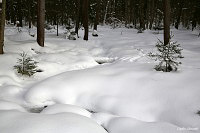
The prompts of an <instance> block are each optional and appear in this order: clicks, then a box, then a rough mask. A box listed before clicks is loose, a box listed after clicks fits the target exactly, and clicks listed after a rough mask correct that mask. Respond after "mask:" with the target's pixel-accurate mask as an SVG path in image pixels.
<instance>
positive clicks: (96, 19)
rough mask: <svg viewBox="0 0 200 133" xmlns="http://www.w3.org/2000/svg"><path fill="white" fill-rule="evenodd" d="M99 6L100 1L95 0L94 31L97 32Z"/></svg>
mask: <svg viewBox="0 0 200 133" xmlns="http://www.w3.org/2000/svg"><path fill="white" fill-rule="evenodd" d="M99 6H100V0H96V18H95V22H94V30H97V25H98V24H99Z"/></svg>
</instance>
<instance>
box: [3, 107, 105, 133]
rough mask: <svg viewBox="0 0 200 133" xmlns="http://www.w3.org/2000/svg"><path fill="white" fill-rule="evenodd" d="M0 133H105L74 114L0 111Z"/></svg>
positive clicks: (89, 121) (96, 125) (95, 125)
mask: <svg viewBox="0 0 200 133" xmlns="http://www.w3.org/2000/svg"><path fill="white" fill-rule="evenodd" d="M0 118H1V119H0V123H1V124H0V132H1V133H13V132H15V133H94V132H95V133H107V132H106V131H105V130H104V129H103V128H102V127H101V126H99V125H98V124H97V123H96V122H94V121H93V120H90V119H89V118H87V117H84V116H81V115H77V114H74V113H60V114H53V115H46V114H30V113H21V112H16V111H0Z"/></svg>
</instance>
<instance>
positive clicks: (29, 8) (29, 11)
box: [28, 2, 31, 29]
mask: <svg viewBox="0 0 200 133" xmlns="http://www.w3.org/2000/svg"><path fill="white" fill-rule="evenodd" d="M28 25H29V29H31V2H30V3H28Z"/></svg>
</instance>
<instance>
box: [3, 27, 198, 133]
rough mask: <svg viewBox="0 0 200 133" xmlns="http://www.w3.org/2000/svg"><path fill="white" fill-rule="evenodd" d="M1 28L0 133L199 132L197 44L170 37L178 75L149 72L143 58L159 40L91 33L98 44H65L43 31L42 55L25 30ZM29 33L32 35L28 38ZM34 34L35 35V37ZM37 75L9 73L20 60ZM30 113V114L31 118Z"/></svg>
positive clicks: (189, 36)
mask: <svg viewBox="0 0 200 133" xmlns="http://www.w3.org/2000/svg"><path fill="white" fill-rule="evenodd" d="M21 30H22V31H21V32H20V33H18V31H17V29H16V28H13V27H6V31H5V33H6V37H5V40H6V41H5V54H4V55H1V56H0V62H1V65H0V133H13V131H14V132H15V133H36V132H37V133H40V132H42V133H67V132H70V133H79V132H81V133H84V132H87V133H90V132H97V133H98V132H99V133H104V132H106V131H105V130H104V129H103V128H102V127H104V128H105V129H106V130H107V131H108V132H109V133H130V132H137V133H145V132H149V133H168V132H170V133H179V132H183V133H190V132H200V131H199V130H200V116H199V115H198V114H197V112H198V111H199V110H200V95H199V94H200V88H199V86H200V83H199V80H200V63H199V62H200V53H199V51H200V45H199V41H200V38H198V37H197V34H196V33H195V32H191V31H188V30H175V29H172V31H173V34H174V35H175V37H174V40H176V41H178V42H179V43H180V44H181V46H182V47H183V49H184V50H183V56H184V57H185V58H184V59H182V60H181V61H182V63H183V64H182V65H181V66H180V67H179V70H178V72H172V73H163V72H156V71H155V70H154V69H153V68H154V66H155V65H156V64H157V62H154V61H153V60H151V59H150V58H149V57H148V56H147V53H149V52H151V51H155V47H154V45H155V43H156V41H157V38H160V39H161V38H162V37H163V34H162V32H160V33H159V34H154V31H148V30H147V31H144V33H142V34H137V30H134V29H125V28H119V29H110V28H109V27H107V26H104V27H101V26H100V27H98V37H92V31H91V32H90V36H89V41H83V40H82V37H83V31H82V30H80V34H79V35H80V38H77V40H75V41H72V40H68V39H65V35H64V32H65V30H64V29H62V28H60V29H59V36H58V37H57V36H56V31H55V30H50V31H46V41H45V47H44V48H41V47H39V46H38V45H37V43H36V41H35V39H36V37H31V36H29V34H28V30H26V28H22V29H21ZM34 30H35V28H33V31H32V32H33V33H34V32H35V31H34ZM35 33H36V32H35ZM22 51H24V52H26V53H27V54H28V55H29V56H31V57H33V59H34V60H36V61H38V62H39V63H38V68H39V69H41V70H42V71H43V72H41V73H36V74H35V75H34V76H33V77H30V78H28V77H23V76H21V75H19V74H17V73H16V72H15V71H14V70H13V66H14V65H16V61H17V58H19V53H21V52H22ZM31 110H37V111H36V112H37V113H33V111H31Z"/></svg>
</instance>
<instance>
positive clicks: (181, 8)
mask: <svg viewBox="0 0 200 133" xmlns="http://www.w3.org/2000/svg"><path fill="white" fill-rule="evenodd" d="M183 5H184V1H183V0H181V1H180V3H179V11H178V15H177V17H178V18H177V20H176V23H175V28H176V29H178V27H179V24H180V21H181V16H182V11H183Z"/></svg>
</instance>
